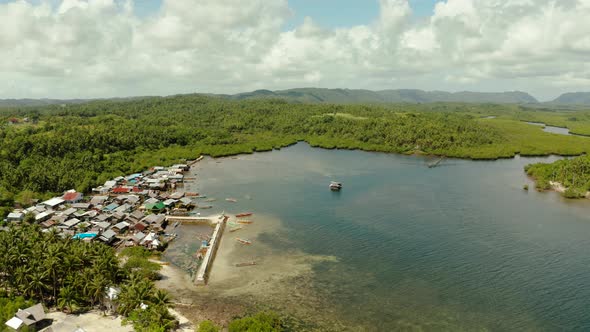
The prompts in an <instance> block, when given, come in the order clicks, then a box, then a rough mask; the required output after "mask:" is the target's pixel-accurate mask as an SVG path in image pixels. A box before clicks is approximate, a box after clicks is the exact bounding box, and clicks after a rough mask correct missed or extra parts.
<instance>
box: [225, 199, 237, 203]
mask: <svg viewBox="0 0 590 332" xmlns="http://www.w3.org/2000/svg"><path fill="white" fill-rule="evenodd" d="M225 200H226V201H228V202H232V203H235V202H237V201H238V200H237V199H235V198H226V199H225Z"/></svg>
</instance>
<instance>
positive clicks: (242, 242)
mask: <svg viewBox="0 0 590 332" xmlns="http://www.w3.org/2000/svg"><path fill="white" fill-rule="evenodd" d="M236 241H238V242H240V243H241V244H252V241H250V240H245V239H240V238H239V237H237V238H236Z"/></svg>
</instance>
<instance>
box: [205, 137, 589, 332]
mask: <svg viewBox="0 0 590 332" xmlns="http://www.w3.org/2000/svg"><path fill="white" fill-rule="evenodd" d="M554 159H555V158H551V157H549V158H516V159H511V160H499V161H492V162H490V161H467V160H446V161H444V162H443V163H442V165H441V166H440V167H437V168H433V169H429V168H427V167H426V164H427V162H428V159H427V158H423V157H413V156H400V155H392V154H380V153H369V152H362V151H342V150H322V149H314V148H311V147H309V146H308V145H306V144H297V145H295V146H292V147H289V148H286V149H283V150H281V151H273V152H268V153H259V154H254V155H247V156H240V157H239V158H238V159H231V158H225V159H222V160H221V161H220V162H217V161H215V160H212V159H206V160H205V161H204V162H202V163H201V164H200V165H199V166H198V168H197V172H198V179H199V183H198V186H197V188H198V189H199V190H201V191H202V192H204V193H205V194H207V195H208V196H209V197H216V198H218V199H219V200H218V201H217V202H215V203H213V204H214V205H215V211H217V210H219V211H221V210H226V211H230V212H241V211H245V210H247V211H250V210H251V211H253V212H257V211H258V212H262V211H263V212H264V213H265V214H270V215H273V216H276V217H277V218H279V219H280V220H282V222H283V224H284V229H285V231H284V233H285V234H284V235H285V236H286V237H287V238H288V239H289V241H288V242H285V241H277V240H276V238H275V236H273V234H263V235H262V236H261V237H260V240H261V241H265V242H267V243H270V244H272V245H274V246H276V247H277V248H278V249H289V248H296V249H300V250H303V251H304V252H306V253H309V254H317V255H333V256H336V257H338V258H339V262H337V263H321V264H318V265H317V266H316V267H315V274H314V277H313V282H312V284H310V285H309V287H311V288H312V289H313V290H314V291H316V292H317V293H318V294H322V296H324V297H325V298H326V299H327V301H328V302H329V303H330V305H331V306H332V307H333V309H335V310H336V311H337V312H338V313H339V315H340V317H341V320H342V322H343V323H344V324H345V325H346V324H350V325H359V324H360V325H363V326H365V327H366V329H367V330H375V331H392V330H418V329H423V330H433V331H436V330H466V331H472V330H492V331H507V330H514V331H523V330H535V331H536V330H547V331H588V330H590V312H589V311H588V308H589V307H590V282H589V281H588V280H590V279H589V278H590V205H589V204H588V202H586V201H578V202H571V201H566V200H564V199H562V198H561V197H559V195H557V194H554V193H537V192H534V191H532V190H531V191H530V192H525V191H523V189H522V186H523V184H525V183H527V182H528V181H529V180H528V179H527V178H526V176H525V175H524V172H523V166H524V165H526V164H528V163H530V162H536V161H551V160H554ZM331 180H337V181H341V182H343V184H344V189H343V190H342V191H341V192H339V193H334V192H331V191H330V190H329V189H328V184H329V182H330V181H331ZM531 188H534V186H533V185H531ZM226 197H235V198H237V199H238V202H237V203H228V202H225V201H223V199H224V198H226ZM212 212H214V211H212Z"/></svg>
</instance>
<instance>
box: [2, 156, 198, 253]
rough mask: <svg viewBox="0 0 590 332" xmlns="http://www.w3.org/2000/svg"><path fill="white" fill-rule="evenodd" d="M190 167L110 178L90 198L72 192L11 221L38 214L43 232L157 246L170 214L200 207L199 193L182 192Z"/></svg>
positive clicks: (15, 213)
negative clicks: (198, 203)
mask: <svg viewBox="0 0 590 332" xmlns="http://www.w3.org/2000/svg"><path fill="white" fill-rule="evenodd" d="M189 169H190V166H188V165H185V164H177V165H173V166H172V167H168V168H164V167H153V168H151V169H149V170H148V171H145V172H143V173H137V174H132V175H129V176H125V177H123V176H121V177H118V178H115V179H113V180H110V181H107V182H105V183H104V185H102V186H100V187H98V188H94V189H93V190H92V194H91V195H89V196H84V195H83V194H82V193H79V192H76V191H75V190H70V191H67V192H65V193H64V194H63V195H62V196H59V197H53V198H51V199H49V200H46V201H43V202H40V203H38V204H36V205H34V206H31V207H29V208H26V209H18V210H14V211H13V212H12V213H10V214H9V215H8V217H7V219H6V220H7V221H8V222H22V221H23V220H25V218H34V220H35V222H37V223H38V224H40V225H41V227H42V228H43V229H44V231H50V230H51V229H56V230H57V231H58V232H59V233H60V234H62V236H64V237H72V238H75V239H80V240H82V241H101V242H104V243H106V244H109V245H117V246H119V245H124V246H136V245H141V246H145V247H147V248H150V249H156V248H158V247H159V246H160V245H161V244H162V241H163V240H164V238H163V236H165V233H164V231H165V229H166V227H167V226H168V225H167V218H166V216H167V215H169V214H183V213H185V214H186V213H188V211H190V210H192V209H194V208H195V207H196V204H195V201H194V199H195V197H196V196H198V194H195V193H185V192H184V191H182V190H181V189H182V188H183V185H182V184H183V182H184V180H185V179H184V173H185V172H187V171H188V170H189Z"/></svg>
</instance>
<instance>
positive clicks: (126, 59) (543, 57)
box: [0, 0, 590, 100]
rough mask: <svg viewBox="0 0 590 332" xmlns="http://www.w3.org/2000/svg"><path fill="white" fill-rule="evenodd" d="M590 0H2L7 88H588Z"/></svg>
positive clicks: (51, 93)
mask: <svg viewBox="0 0 590 332" xmlns="http://www.w3.org/2000/svg"><path fill="white" fill-rule="evenodd" d="M588 17H590V0H249V1H238V0H0V22H2V28H0V75H1V77H2V80H0V98H97V97H123V96H138V95H170V94H177V93H193V92H204V93H205V92H206V93H238V92H245V91H252V90H256V89H270V90H278V89H288V88H296V87H320V88H351V89H371V90H384V89H399V88H417V89H424V90H444V91H465V90H467V91H488V92H499V91H513V90H520V91H526V92H529V93H531V94H532V95H534V96H535V97H537V98H538V99H540V100H549V99H552V98H555V97H556V96H558V95H559V94H561V93H563V92H570V91H589V90H590V62H589V61H587V59H590V20H588Z"/></svg>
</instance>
